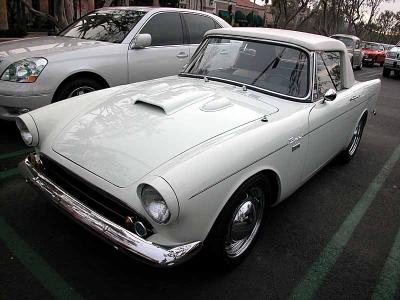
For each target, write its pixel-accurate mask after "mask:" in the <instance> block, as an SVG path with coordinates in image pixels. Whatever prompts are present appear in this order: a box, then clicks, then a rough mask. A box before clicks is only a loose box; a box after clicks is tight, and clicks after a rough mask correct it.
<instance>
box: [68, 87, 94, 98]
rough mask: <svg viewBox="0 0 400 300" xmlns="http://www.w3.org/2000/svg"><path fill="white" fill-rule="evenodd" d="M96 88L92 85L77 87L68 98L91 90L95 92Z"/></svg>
mask: <svg viewBox="0 0 400 300" xmlns="http://www.w3.org/2000/svg"><path fill="white" fill-rule="evenodd" d="M94 90H95V89H94V88H92V87H90V86H80V87H78V88H76V89H74V90H73V91H72V92H71V93H69V95H68V98H71V97H75V96H79V95H83V94H87V93H90V92H93V91H94Z"/></svg>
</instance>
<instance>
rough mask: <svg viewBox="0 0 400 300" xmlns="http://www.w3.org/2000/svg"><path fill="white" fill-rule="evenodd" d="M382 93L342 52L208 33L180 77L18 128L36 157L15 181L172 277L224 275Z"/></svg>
mask: <svg viewBox="0 0 400 300" xmlns="http://www.w3.org/2000/svg"><path fill="white" fill-rule="evenodd" d="M379 90H380V81H379V80H371V81H367V82H357V81H355V79H354V75H353V71H352V67H351V64H350V59H349V57H348V55H347V49H346V47H345V46H344V44H343V43H341V42H340V41H337V40H334V39H331V38H327V37H323V36H319V35H312V34H306V33H300V32H293V31H284V30H277V29H263V28H261V29H254V28H240V29H235V28H229V29H218V30H212V31H209V32H208V33H207V34H206V36H205V38H204V40H203V42H202V44H201V45H200V46H199V48H198V50H197V51H196V53H195V54H194V57H193V59H192V60H191V62H190V63H189V64H188V66H187V67H186V69H185V70H184V71H183V72H182V73H181V74H180V75H178V76H172V77H165V78H161V79H156V80H151V81H146V82H142V83H135V84H130V85H125V86H119V87H114V88H110V89H106V90H101V91H96V92H93V93H90V94H87V95H82V96H78V97H74V98H71V99H68V100H66V101H63V102H59V103H55V104H52V105H50V106H47V107H44V108H40V109H37V110H35V111H32V112H29V113H26V114H24V115H21V116H20V117H19V118H18V119H17V125H18V127H19V129H20V132H21V136H22V138H23V140H24V141H25V143H26V144H27V145H29V146H32V147H35V154H32V155H30V156H28V157H27V158H26V160H25V161H23V162H21V164H20V165H19V168H20V171H21V173H22V174H23V176H24V177H25V178H26V180H27V181H28V182H30V183H31V184H32V185H33V186H34V187H35V188H37V189H38V190H39V191H40V192H41V193H43V194H44V195H46V196H48V197H49V199H50V201H51V202H52V203H54V204H55V205H56V206H57V207H58V208H60V209H61V210H62V211H64V212H65V213H66V214H67V215H69V216H70V217H72V218H73V219H75V220H76V221H77V222H78V223H80V224H81V225H83V226H84V227H86V228H87V229H89V230H91V231H92V232H93V233H95V234H97V235H98V236H100V237H102V238H103V239H105V240H106V241H108V242H109V243H111V244H112V245H114V246H115V247H116V248H117V249H120V250H122V251H125V252H127V253H129V254H132V255H133V256H135V257H138V258H142V259H143V260H144V261H146V262H150V263H153V264H154V265H157V266H172V265H176V264H178V263H181V262H183V261H185V260H186V259H188V258H190V257H192V256H193V255H194V254H195V253H197V252H198V250H200V249H201V248H204V250H205V251H209V253H210V254H212V255H213V256H214V258H217V259H218V260H219V261H220V262H222V263H223V264H225V265H228V266H234V265H236V264H237V263H239V262H240V261H241V260H242V259H243V258H244V257H245V256H246V255H247V254H248V253H249V251H250V249H251V247H252V246H253V244H254V241H255V240H256V237H257V235H258V233H259V231H260V229H261V228H262V224H263V220H264V219H265V216H266V211H267V210H268V209H269V207H270V206H273V205H276V204H277V203H279V202H280V201H282V200H283V199H285V198H287V197H288V196H289V195H290V194H291V193H293V192H294V191H295V190H296V189H297V188H298V187H300V186H301V185H302V184H303V183H304V182H305V181H306V180H307V179H309V178H310V177H311V176H312V175H313V174H315V173H316V172H317V171H318V170H319V169H321V167H323V166H324V165H325V164H326V163H327V162H329V161H330V160H331V159H332V158H334V157H335V156H337V155H339V156H340V158H341V160H342V161H345V162H347V161H349V160H350V159H351V158H352V157H353V156H354V155H355V153H356V150H357V148H358V146H359V143H360V139H361V135H362V132H363V128H364V126H365V123H366V121H367V119H368V118H370V117H371V115H373V114H374V113H375V111H374V109H375V105H376V101H377V97H378V94H379ZM65 112H68V113H65ZM316 205H318V204H316ZM209 257H210V256H209Z"/></svg>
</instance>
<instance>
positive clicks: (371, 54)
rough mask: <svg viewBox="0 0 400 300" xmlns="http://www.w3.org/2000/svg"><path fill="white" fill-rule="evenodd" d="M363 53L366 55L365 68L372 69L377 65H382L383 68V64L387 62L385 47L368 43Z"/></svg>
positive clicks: (364, 59) (365, 44) (364, 46)
mask: <svg viewBox="0 0 400 300" xmlns="http://www.w3.org/2000/svg"><path fill="white" fill-rule="evenodd" d="M362 52H363V53H364V57H363V65H364V66H370V67H372V66H374V64H375V63H378V64H380V65H381V67H383V63H384V62H385V48H384V47H383V45H381V44H378V43H371V42H366V43H364V45H363V48H362Z"/></svg>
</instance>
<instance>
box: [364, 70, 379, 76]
mask: <svg viewBox="0 0 400 300" xmlns="http://www.w3.org/2000/svg"><path fill="white" fill-rule="evenodd" d="M380 72H381V71H380ZM380 72H379V73H380ZM372 73H376V70H374V71H368V72H365V73H361V74H360V75H359V76H364V75H368V74H372Z"/></svg>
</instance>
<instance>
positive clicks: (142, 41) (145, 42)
mask: <svg viewBox="0 0 400 300" xmlns="http://www.w3.org/2000/svg"><path fill="white" fill-rule="evenodd" d="M150 45H151V35H150V34H148V33H140V34H138V35H137V36H136V37H135V39H134V40H133V45H132V49H143V48H146V47H148V46H150Z"/></svg>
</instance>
